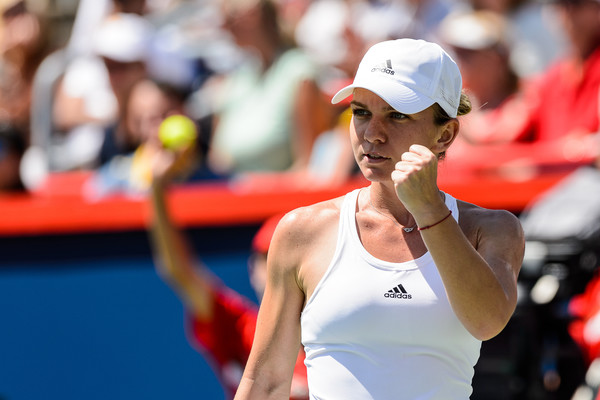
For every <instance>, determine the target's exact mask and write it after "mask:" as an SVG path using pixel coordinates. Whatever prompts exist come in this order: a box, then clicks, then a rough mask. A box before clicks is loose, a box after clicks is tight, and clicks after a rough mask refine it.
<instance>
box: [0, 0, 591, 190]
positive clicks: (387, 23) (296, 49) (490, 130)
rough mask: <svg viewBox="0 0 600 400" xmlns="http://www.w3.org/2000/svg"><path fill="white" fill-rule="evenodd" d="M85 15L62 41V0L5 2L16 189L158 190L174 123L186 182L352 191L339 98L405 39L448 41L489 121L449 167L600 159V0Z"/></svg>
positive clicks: (1, 146) (185, 6) (466, 127)
mask: <svg viewBox="0 0 600 400" xmlns="http://www.w3.org/2000/svg"><path fill="white" fill-rule="evenodd" d="M74 3H75V4H74V7H73V15H72V18H71V19H70V25H69V29H68V31H67V33H66V34H65V35H63V36H64V39H63V40H62V41H61V40H56V39H55V38H54V36H56V32H57V27H56V26H54V25H53V23H52V18H50V17H51V16H52V14H53V13H54V14H56V11H55V10H54V11H51V10H50V7H49V6H48V4H53V3H52V2H48V1H45V2H44V1H40V0H37V1H36V0H3V1H0V8H1V10H0V11H1V13H2V14H1V20H0V190H2V191H9V190H28V189H34V188H36V187H37V186H39V185H40V183H41V182H43V180H44V177H45V176H46V175H47V174H48V173H49V172H55V171H73V170H90V171H93V172H94V176H93V179H91V180H90V182H88V185H86V194H87V195H89V196H92V197H93V198H99V197H102V196H104V195H106V194H109V193H112V192H115V191H128V192H139V191H142V192H143V191H144V190H146V189H147V188H148V185H149V178H148V171H149V170H150V167H149V163H151V160H152V156H151V155H152V148H157V147H160V142H158V140H157V132H158V126H159V125H160V122H161V121H162V120H163V119H164V118H165V117H166V116H168V115H171V114H184V115H187V116H189V117H190V118H192V119H193V120H194V121H195V122H196V123H197V126H198V131H199V139H198V143H197V146H196V151H197V163H196V164H195V165H196V167H195V170H194V172H193V173H192V174H191V175H190V176H189V177H188V179H232V180H233V179H235V180H244V179H247V180H250V181H252V179H253V178H255V179H256V178H260V177H262V176H268V175H270V174H281V173H288V174H289V176H290V177H292V178H293V180H294V181H295V182H298V184H310V185H311V186H314V185H327V186H331V185H335V184H339V183H341V182H343V181H344V180H345V179H346V178H347V177H349V176H351V175H352V174H353V173H354V172H355V166H354V162H353V160H352V159H349V156H348V154H351V152H349V151H346V146H349V143H348V140H347V138H346V132H347V129H348V124H349V120H350V119H349V118H350V117H349V115H348V111H347V107H348V104H338V105H332V104H331V103H330V98H331V95H332V94H333V93H335V92H336V90H337V89H338V88H340V87H342V86H343V85H345V84H347V81H348V80H349V79H350V77H352V76H353V73H354V71H355V70H356V68H357V66H358V65H357V63H358V61H359V60H360V59H361V57H362V55H363V53H364V51H366V49H367V48H368V47H370V46H371V45H372V44H373V43H375V42H378V41H381V40H384V39H393V38H400V37H412V38H423V39H427V40H430V41H435V42H438V43H440V44H441V45H442V46H443V47H445V48H446V49H447V50H448V51H449V52H450V53H451V54H452V55H453V56H454V57H455V59H456V60H457V62H458V63H459V65H460V67H461V70H462V72H463V79H464V88H465V90H466V91H467V93H468V94H469V95H470V96H471V100H472V101H473V103H474V105H475V107H474V109H475V112H473V113H472V115H469V116H468V118H467V119H465V120H464V121H463V129H462V130H461V132H464V134H463V135H462V137H461V138H460V140H459V141H458V143H456V144H455V146H454V147H455V149H453V150H452V152H451V154H449V157H450V158H452V157H463V156H464V155H468V154H473V150H474V148H475V147H478V148H479V147H481V148H482V149H483V148H485V146H498V145H510V144H514V143H533V142H544V143H547V144H553V145H550V147H549V149H550V150H548V151H547V152H546V157H553V158H561V157H563V158H565V159H568V160H575V159H577V160H581V159H584V160H587V159H593V158H595V157H596V154H597V153H598V149H599V145H598V140H597V134H596V133H597V132H598V127H599V115H600V104H599V101H598V99H599V97H600V95H599V89H600V47H599V46H600V2H599V1H598V0H80V1H78V2H74ZM44 4H45V5H46V7H44ZM63 22H64V21H63ZM58 32H60V31H58ZM51 33H54V35H53V34H51ZM565 148H567V149H568V151H567V150H565ZM507 149H509V147H507ZM507 151H508V150H507ZM553 151H554V152H556V154H555V153H553ZM258 182H261V181H260V179H258Z"/></svg>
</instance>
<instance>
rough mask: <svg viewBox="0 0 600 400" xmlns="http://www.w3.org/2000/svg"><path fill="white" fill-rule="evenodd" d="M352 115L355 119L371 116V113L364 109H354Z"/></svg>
mask: <svg viewBox="0 0 600 400" xmlns="http://www.w3.org/2000/svg"><path fill="white" fill-rule="evenodd" d="M352 115H354V116H355V117H364V116H367V115H369V112H368V111H367V110H364V109H362V108H354V109H352Z"/></svg>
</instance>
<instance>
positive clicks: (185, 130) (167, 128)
mask: <svg viewBox="0 0 600 400" xmlns="http://www.w3.org/2000/svg"><path fill="white" fill-rule="evenodd" d="M197 137H198V130H197V128H196V124H195V123H194V121H192V120H191V119H190V118H188V117H186V116H185V115H171V116H169V117H167V118H165V119H164V120H163V122H162V123H161V124H160V127H159V128H158V138H159V139H160V141H161V142H162V144H163V145H164V146H165V147H166V148H168V149H172V150H175V149H181V148H185V147H187V146H189V145H191V144H192V143H193V142H194V141H195V140H196V139H197Z"/></svg>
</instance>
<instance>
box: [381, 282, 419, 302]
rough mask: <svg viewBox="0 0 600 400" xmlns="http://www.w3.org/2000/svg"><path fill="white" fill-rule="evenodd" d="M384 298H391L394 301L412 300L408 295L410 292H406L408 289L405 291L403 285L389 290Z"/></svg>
mask: <svg viewBox="0 0 600 400" xmlns="http://www.w3.org/2000/svg"><path fill="white" fill-rule="evenodd" d="M383 297H389V298H393V299H412V296H411V295H410V294H408V292H407V291H406V289H404V286H402V284H399V285H398V286H395V287H394V288H392V289H390V290H388V291H387V292H386V293H384V294H383Z"/></svg>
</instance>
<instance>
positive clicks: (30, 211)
mask: <svg viewBox="0 0 600 400" xmlns="http://www.w3.org/2000/svg"><path fill="white" fill-rule="evenodd" d="M567 173H568V171H566V170H561V171H555V172H546V173H544V174H537V175H533V176H529V177H526V178H524V177H523V176H518V177H514V176H510V175H508V176H506V175H501V174H497V173H489V172H485V171H483V172H482V171H479V172H477V173H475V172H474V171H471V172H470V173H467V172H465V171H458V170H456V171H455V170H453V169H444V168H442V169H441V172H440V176H439V185H440V188H441V189H442V190H445V191H447V192H448V193H450V194H452V195H453V196H455V197H457V198H460V199H462V200H465V201H469V202H472V203H475V204H478V205H480V206H483V207H488V208H503V209H508V210H511V211H514V212H519V211H521V210H522V209H523V208H524V207H525V206H526V205H527V204H528V203H529V202H530V201H531V200H532V199H533V198H535V197H536V196H537V195H539V194H540V193H542V192H543V191H545V190H546V189H548V188H550V187H551V186H552V185H554V184H555V183H556V182H557V181H558V180H560V179H562V178H563V177H564V176H565V175H566V174H567ZM89 176H90V173H89V172H68V173H55V174H52V175H51V176H50V177H49V179H48V180H47V182H46V184H45V185H44V187H43V188H41V189H40V190H38V191H36V192H35V193H30V194H18V195H16V194H3V195H0V236H20V235H46V234H60V233H78V232H82V233H83V232H110V231H123V230H140V229H145V227H146V226H147V222H148V218H149V204H148V200H147V199H146V198H131V197H127V196H126V195H113V196H111V197H107V198H104V199H102V200H101V201H89V200H87V199H86V198H85V196H83V195H82V185H83V184H84V182H85V180H86V179H87V178H88V177H89ZM365 185H367V182H366V181H365V180H364V179H363V178H354V179H351V180H349V181H348V182H346V183H344V184H343V185H340V186H337V187H330V188H318V189H307V188H305V187H304V188H300V187H297V186H295V185H294V184H292V183H290V182H289V179H288V178H287V177H286V176H285V175H276V174H275V175H268V176H265V177H263V178H260V179H258V180H255V181H254V182H253V184H251V185H249V184H232V183H228V182H208V181H207V182H200V183H189V184H186V185H181V186H175V187H173V188H172V190H171V191H170V192H169V198H168V199H169V205H170V207H171V208H172V213H173V217H174V219H175V221H176V222H178V223H180V224H182V225H183V226H227V225H240V224H253V223H260V222H261V221H263V220H264V219H266V218H267V217H269V216H271V215H273V214H276V213H281V212H285V211H289V210H291V209H294V208H296V207H300V206H304V205H308V204H311V203H315V202H318V201H321V200H325V199H329V198H332V197H335V196H340V195H342V194H344V193H346V192H348V191H350V190H352V189H354V188H357V187H361V186H365Z"/></svg>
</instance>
